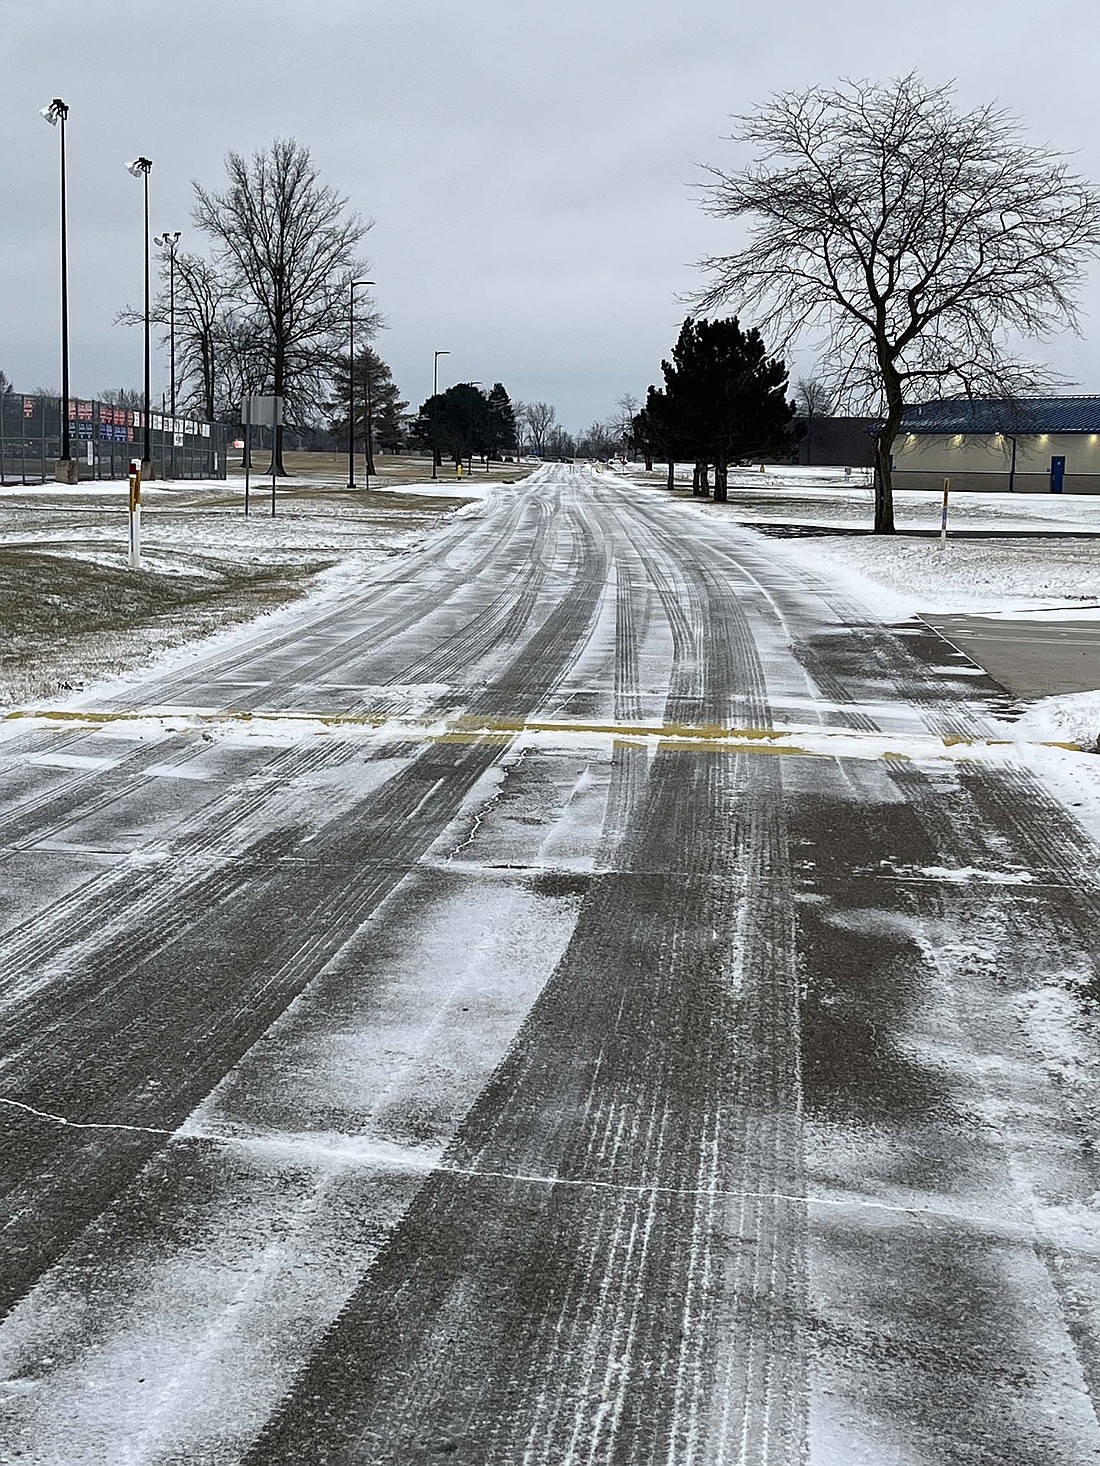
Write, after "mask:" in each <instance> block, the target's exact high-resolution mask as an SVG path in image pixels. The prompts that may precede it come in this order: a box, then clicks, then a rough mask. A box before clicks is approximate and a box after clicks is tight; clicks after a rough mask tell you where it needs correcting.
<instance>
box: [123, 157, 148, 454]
mask: <svg viewBox="0 0 1100 1466" xmlns="http://www.w3.org/2000/svg"><path fill="white" fill-rule="evenodd" d="M152 167H153V160H152V159H151V158H135V159H134V161H133V162H132V163H127V164H126V171H127V173H129V174H130V176H131V177H132V178H144V179H145V393H144V402H143V411H142V419H143V423H144V430H143V435H142V440H141V476H142V479H145V480H148V479H150V478H152V476H153V438H152V431H151V423H150V420H149V387H150V379H149V363H150V355H149V317H150V314H151V311H150V293H151V287H150V279H149V173H150V171H151V169H152Z"/></svg>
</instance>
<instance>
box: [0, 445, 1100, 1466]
mask: <svg viewBox="0 0 1100 1466" xmlns="http://www.w3.org/2000/svg"><path fill="white" fill-rule="evenodd" d="M65 712H66V713H67V714H74V715H79V716H74V717H68V716H67V717H56V718H54V719H52V720H46V719H39V720H20V719H14V720H9V721H7V722H4V723H3V724H0V791H2V799H0V827H2V832H3V833H2V845H0V872H2V878H0V1209H2V1216H0V1225H2V1228H3V1230H2V1231H0V1239H2V1247H3V1251H2V1253H0V1311H2V1322H0V1461H16V1460H18V1461H20V1462H22V1463H41V1466H47V1463H48V1466H57V1463H66V1466H68V1463H73V1466H75V1463H81V1466H84V1463H100V1462H102V1463H108V1462H110V1463H114V1462H127V1463H168V1462H179V1463H182V1462H188V1463H218V1466H221V1463H227V1462H238V1461H247V1462H250V1463H255V1466H260V1463H264V1466H268V1463H281V1462H285V1463H288V1466H289V1463H295V1466H298V1463H304V1462H320V1461H327V1462H348V1463H351V1462H356V1463H364V1466H368V1463H369V1466H381V1463H394V1466H396V1463H401V1466H406V1463H411V1462H417V1461H434V1460H437V1459H448V1460H452V1461H455V1462H460V1463H467V1466H475V1463H476V1466H484V1463H493V1466H505V1463H507V1466H519V1463H525V1466H567V1463H568V1466H573V1463H581V1462H585V1463H591V1466H595V1463H612V1462H615V1463H629V1466H635V1463H638V1466H641V1463H668V1466H672V1463H675V1466H687V1463H694V1466H717V1463H743V1466H796V1463H800V1462H802V1461H804V1460H807V1459H808V1460H809V1462H810V1463H812V1466H856V1463H866V1466H872V1463H873V1466H885V1463H890V1466H894V1463H897V1466H943V1463H960V1466H962V1463H970V1462H977V1461H983V1462H990V1463H999V1466H1040V1463H1041V1466H1078V1463H1082V1466H1083V1463H1097V1462H1100V1427H1098V1423H1097V1415H1096V1404H1095V1402H1096V1401H1097V1400H1100V1159H1098V1156H1097V1153H1096V1149H1095V1146H1094V1141H1095V1136H1096V1126H1097V1118H1098V1114H1100V1101H1098V1096H1097V1088H1098V1085H1097V1076H1098V1069H1097V1055H1098V1052H1100V1046H1098V1037H1097V1023H1096V1016H1095V1015H1096V1005H1097V1001H1098V1000H1100V980H1098V976H1097V965H1096V958H1095V955H1094V954H1095V952H1096V950H1097V945H1096V933H1097V930H1098V922H1100V879H1098V875H1097V872H1098V870H1100V852H1098V850H1097V848H1096V846H1095V845H1094V844H1093V842H1092V840H1091V839H1090V837H1089V835H1088V833H1087V830H1086V828H1085V826H1084V825H1083V824H1081V823H1080V822H1079V820H1080V818H1081V817H1082V816H1081V815H1080V814H1079V815H1078V816H1077V817H1075V815H1074V814H1073V813H1072V812H1071V811H1070V810H1069V809H1067V808H1066V807H1064V806H1063V805H1061V804H1059V803H1058V802H1057V801H1056V800H1055V799H1054V797H1053V796H1052V794H1051V793H1050V792H1049V789H1048V786H1047V784H1046V782H1045V781H1044V779H1043V777H1042V773H1041V771H1042V768H1043V760H1042V759H1039V760H1037V759H1036V757H1035V755H1034V751H1033V750H1030V749H1029V748H1028V747H1027V746H1026V745H1024V744H1023V743H1021V744H1019V746H1018V747H1017V746H1014V745H1013V743H1012V739H1013V728H1014V725H1013V722H1012V717H1013V714H1014V709H1013V707H1012V705H1011V702H1010V700H1009V699H1008V698H1007V697H1005V696H1004V695H1003V693H1002V692H1001V690H1000V689H998V688H997V686H996V685H995V684H994V683H992V682H990V681H989V680H988V679H986V678H985V677H984V676H982V675H979V674H976V670H975V668H974V667H973V665H972V664H970V663H968V662H967V661H966V660H965V658H962V657H961V656H960V655H959V654H958V653H956V652H954V651H953V650H952V649H951V648H950V647H949V646H948V645H947V644H946V643H944V642H942V641H941V640H939V639H938V638H937V637H935V636H934V635H933V634H932V633H931V632H930V631H929V629H928V628H927V627H925V626H924V625H923V624H921V623H919V622H916V621H913V622H907V623H903V624H901V625H900V626H896V627H888V626H884V625H882V624H880V623H879V622H878V621H876V620H875V619H874V617H873V616H872V615H871V614H870V613H869V612H868V610H867V609H866V608H865V607H863V606H861V605H860V604H859V603H858V602H856V601H855V600H853V599H852V598H851V595H850V593H849V592H848V591H843V592H842V591H838V590H836V589H835V588H834V587H833V586H831V585H830V584H829V583H828V582H827V581H826V580H823V579H821V580H819V579H815V578H814V576H813V574H812V573H811V572H810V571H808V570H807V569H806V568H805V567H804V565H803V564H802V563H801V562H800V561H799V560H798V559H796V558H795V557H793V556H789V555H787V554H786V552H785V549H784V547H783V546H780V545H777V544H776V542H774V541H767V540H764V539H763V538H762V537H760V536H758V535H756V534H754V533H753V532H752V531H749V530H744V529H739V528H737V527H735V526H731V525H730V524H728V523H726V522H724V521H721V520H719V519H718V518H716V517H711V516H705V515H699V514H685V513H683V512H682V509H681V507H680V506H679V505H677V504H676V503H675V502H671V501H669V500H667V499H666V498H665V497H663V496H662V495H661V493H660V492H659V491H656V490H651V489H645V488H635V487H633V486H630V485H628V484H626V483H625V482H623V481H621V480H616V479H613V478H612V477H611V476H609V475H605V476H603V477H600V476H598V475H596V474H593V473H591V472H589V471H588V470H584V469H572V468H568V467H565V466H561V467H548V468H544V469H541V470H539V471H538V472H537V473H536V474H535V475H533V476H532V477H531V478H529V479H527V480H526V481H525V482H523V483H522V484H519V485H517V486H514V487H502V488H501V489H499V490H496V491H494V492H493V494H492V495H490V496H489V497H488V498H487V499H486V500H485V501H484V503H483V504H482V505H480V506H479V507H478V508H477V509H476V511H475V512H473V513H468V514H465V515H464V517H462V518H456V519H455V520H453V521H452V522H451V524H450V525H449V527H448V528H447V529H445V530H444V531H442V532H441V533H440V534H438V535H436V536H435V537H434V538H432V539H431V540H430V541H429V542H428V544H427V547H426V548H423V549H421V550H419V551H416V552H414V553H409V554H407V555H405V556H403V557H401V558H400V559H397V560H391V561H390V562H389V563H388V564H387V566H386V567H385V569H383V570H377V571H373V570H372V571H369V572H366V576H365V578H364V580H363V583H362V584H359V585H353V584H350V583H348V582H347V581H344V582H343V583H341V584H339V585H337V586H335V587H333V588H330V590H329V591H328V592H327V593H326V595H325V596H324V597H322V598H320V599H318V600H316V601H314V602H307V603H306V604H305V605H304V606H298V607H295V608H292V609H291V610H290V611H287V612H285V613H283V614H282V616H281V618H275V619H272V620H271V621H268V622H265V623H261V624H258V625H256V626H254V627H253V628H251V630H249V631H246V632H244V633H237V634H235V635H234V636H232V637H227V638H224V639H222V640H220V641H219V642H217V643H216V644H215V645H213V646H212V647H210V648H207V649H205V650H203V649H202V648H200V649H199V650H198V652H197V653H196V654H195V655H194V656H193V657H191V658H190V659H188V660H186V661H180V660H179V659H177V661H176V663H175V664H173V666H172V668H171V669H169V670H164V671H162V672H161V673H160V674H158V675H155V676H151V677H149V678H147V679H146V680H145V681H143V682H137V681H132V682H130V683H128V684H118V685H115V686H113V687H111V688H109V689H100V690H97V691H96V692H94V693H92V694H88V695H86V696H85V697H84V698H83V699H81V701H80V702H79V703H78V704H73V705H70V706H69V707H68V708H67V709H66V710H65ZM82 719H83V721H82ZM1057 756H1058V757H1059V758H1060V759H1061V760H1062V761H1063V767H1062V769H1061V772H1060V778H1061V783H1060V786H1059V787H1062V788H1071V789H1072V788H1073V787H1074V779H1076V781H1077V783H1078V784H1085V783H1087V782H1088V781H1090V780H1093V779H1100V773H1097V774H1094V773H1093V769H1094V768H1098V769H1100V765H1096V764H1095V763H1094V762H1092V761H1090V756H1088V755H1084V754H1073V753H1068V752H1067V753H1064V754H1059V755H1057ZM1074 760H1076V761H1077V763H1078V764H1079V766H1080V767H1079V769H1078V771H1077V772H1076V773H1070V774H1067V772H1066V768H1065V767H1064V765H1065V764H1066V763H1067V761H1068V762H1072V761H1074ZM1076 767H1077V766H1076V765H1075V768H1076ZM1036 769H1038V770H1039V772H1038V773H1037V772H1036ZM1083 813H1084V814H1086V815H1087V810H1084V811H1083Z"/></svg>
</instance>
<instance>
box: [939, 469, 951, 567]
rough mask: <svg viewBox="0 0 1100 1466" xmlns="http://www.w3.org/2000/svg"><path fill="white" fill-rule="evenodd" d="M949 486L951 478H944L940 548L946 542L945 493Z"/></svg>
mask: <svg viewBox="0 0 1100 1466" xmlns="http://www.w3.org/2000/svg"><path fill="white" fill-rule="evenodd" d="M950 488H951V480H950V479H949V478H945V479H944V481H943V514H942V515H941V516H940V549H941V550H942V549H943V547H944V545H946V544H947V494H948V490H949V489H950Z"/></svg>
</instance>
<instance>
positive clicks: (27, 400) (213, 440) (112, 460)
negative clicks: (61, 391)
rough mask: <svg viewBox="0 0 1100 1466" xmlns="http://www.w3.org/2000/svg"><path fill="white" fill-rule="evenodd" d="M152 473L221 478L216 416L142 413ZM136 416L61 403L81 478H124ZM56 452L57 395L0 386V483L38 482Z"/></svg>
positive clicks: (140, 432) (137, 430) (137, 435)
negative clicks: (66, 413) (145, 415)
mask: <svg viewBox="0 0 1100 1466" xmlns="http://www.w3.org/2000/svg"><path fill="white" fill-rule="evenodd" d="M149 423H150V439H151V452H152V458H153V463H154V464H155V465H156V474H157V477H158V478H168V479H190V478H225V442H226V430H225V428H224V427H223V426H222V424H221V423H208V422H196V421H195V420H194V419H193V418H184V417H174V418H173V417H168V416H167V415H166V414H164V413H159V412H152V413H150V414H149ZM144 436H145V430H144V425H143V417H142V414H141V413H140V412H135V411H133V410H132V409H131V408H128V407H114V406H112V404H111V403H109V402H84V401H80V400H78V399H77V398H75V397H74V398H73V399H72V400H71V401H70V402H69V452H70V454H71V456H72V458H73V460H74V461H75V462H76V464H77V467H78V472H79V475H80V478H81V479H121V478H125V477H126V474H127V471H128V469H129V465H130V460H131V459H132V458H140V457H141V453H142V448H143V445H144ZM60 457H61V399H60V398H59V397H37V396H35V397H27V396H25V395H24V394H23V393H22V392H2V393H0V484H12V483H16V484H19V483H23V484H37V483H46V482H48V481H49V480H50V479H52V478H53V477H54V474H55V471H56V466H57V460H58V459H59V458H60Z"/></svg>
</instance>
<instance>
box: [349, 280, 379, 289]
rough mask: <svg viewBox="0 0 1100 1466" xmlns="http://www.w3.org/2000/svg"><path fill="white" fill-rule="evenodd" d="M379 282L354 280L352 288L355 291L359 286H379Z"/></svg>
mask: <svg viewBox="0 0 1100 1466" xmlns="http://www.w3.org/2000/svg"><path fill="white" fill-rule="evenodd" d="M377 284H378V281H377V280H352V282H351V288H352V289H353V290H354V289H355V288H356V287H357V286H359V285H377Z"/></svg>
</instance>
